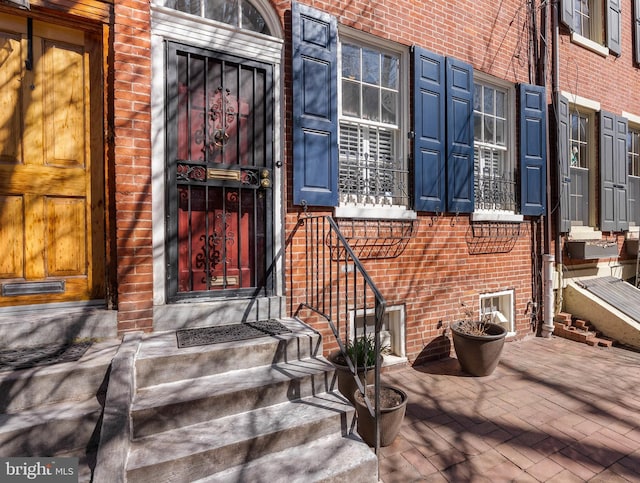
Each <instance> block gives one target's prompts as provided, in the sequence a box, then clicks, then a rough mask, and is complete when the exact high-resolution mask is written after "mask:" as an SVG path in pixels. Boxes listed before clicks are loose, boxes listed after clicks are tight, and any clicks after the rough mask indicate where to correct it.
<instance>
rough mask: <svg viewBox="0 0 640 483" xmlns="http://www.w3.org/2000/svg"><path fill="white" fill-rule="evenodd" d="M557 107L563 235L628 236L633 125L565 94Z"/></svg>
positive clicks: (596, 106) (598, 105) (557, 101)
mask: <svg viewBox="0 0 640 483" xmlns="http://www.w3.org/2000/svg"><path fill="white" fill-rule="evenodd" d="M569 99H572V100H573V104H570V103H569ZM556 104H557V109H556V112H557V120H556V121H557V129H558V132H557V146H556V148H557V155H558V159H559V161H560V164H559V168H560V171H559V176H558V178H559V181H560V184H559V186H558V188H559V194H560V220H561V222H560V231H561V232H570V231H571V230H572V228H571V227H572V226H581V225H582V226H590V227H592V228H598V229H599V230H600V231H624V230H627V229H628V227H629V208H630V204H629V199H630V197H631V195H632V193H631V192H630V187H629V176H628V171H629V169H628V164H629V160H630V157H629V148H628V147H627V146H628V143H629V137H628V134H627V133H628V120H627V119H626V118H625V117H623V116H621V115H618V114H615V113H612V112H607V111H604V110H601V109H600V103H599V102H596V101H593V100H590V99H585V98H581V97H579V96H576V95H573V94H570V93H567V94H564V93H562V94H560V95H559V96H558V97H557V99H556ZM596 201H599V203H596Z"/></svg>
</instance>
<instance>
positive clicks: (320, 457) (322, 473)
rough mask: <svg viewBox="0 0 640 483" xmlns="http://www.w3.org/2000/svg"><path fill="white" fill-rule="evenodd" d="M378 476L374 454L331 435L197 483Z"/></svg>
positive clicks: (355, 481) (359, 482)
mask: <svg viewBox="0 0 640 483" xmlns="http://www.w3.org/2000/svg"><path fill="white" fill-rule="evenodd" d="M377 472H378V467H377V459H376V456H375V454H374V452H373V450H372V449H371V448H369V447H368V446H367V445H366V444H364V443H363V442H362V441H361V440H360V439H359V438H358V437H357V436H346V437H343V436H339V435H331V436H326V437H324V438H320V439H317V440H315V441H312V442H310V443H305V444H301V445H299V446H295V447H293V448H287V449H285V450H283V451H280V452H278V453H274V454H269V455H266V456H263V457H261V458H258V459H256V460H254V461H252V462H250V463H248V464H246V465H241V466H234V467H233V468H229V469H227V470H225V471H221V472H219V473H216V474H214V475H211V476H207V477H205V478H202V479H200V480H197V481H196V483H243V482H247V481H250V482H252V483H273V482H278V481H283V482H286V483H311V482H314V483H318V482H335V483H342V482H345V481H348V482H349V483H375V482H377V481H378V477H377Z"/></svg>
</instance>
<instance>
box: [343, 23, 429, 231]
mask: <svg viewBox="0 0 640 483" xmlns="http://www.w3.org/2000/svg"><path fill="white" fill-rule="evenodd" d="M338 34H339V37H338V73H339V78H338V79H339V80H338V130H340V124H341V123H343V122H346V123H349V122H353V123H354V124H355V123H359V124H360V125H366V124H368V125H371V126H372V127H373V128H376V127H382V128H385V127H390V125H388V124H383V123H379V122H367V121H366V120H362V119H359V118H353V117H349V116H343V114H342V45H343V43H351V44H355V45H358V46H361V47H363V48H367V47H370V48H372V49H375V50H378V51H381V52H383V53H384V52H387V53H389V54H392V55H395V56H397V57H398V58H399V65H398V68H399V72H398V118H397V127H396V132H397V134H396V146H395V149H396V152H395V153H394V155H393V157H394V158H395V159H396V160H398V161H401V164H400V163H399V166H398V169H399V170H402V171H404V172H405V173H406V175H405V179H406V183H405V187H404V190H405V193H404V194H403V196H404V198H405V199H406V205H405V204H394V203H393V202H392V198H393V197H379V199H375V198H374V197H368V196H366V193H365V194H364V199H362V198H361V199H360V200H356V199H355V197H349V196H348V195H345V194H344V193H340V194H339V199H340V201H339V205H338V206H337V207H336V208H335V216H336V217H342V218H389V219H415V218H416V213H415V212H414V211H412V210H410V209H409V203H410V191H409V186H410V174H411V173H409V164H408V162H407V153H408V144H407V137H406V136H405V135H403V133H406V132H408V131H409V128H408V126H409V109H408V92H409V86H408V82H409V52H408V51H407V49H406V47H405V46H403V45H399V44H396V43H393V42H389V41H385V40H384V39H380V38H379V37H375V36H372V35H368V34H366V33H364V32H361V31H358V30H356V29H352V28H349V27H344V26H340V27H339V32H338ZM338 137H339V139H340V135H339V136H338ZM339 162H340V161H339Z"/></svg>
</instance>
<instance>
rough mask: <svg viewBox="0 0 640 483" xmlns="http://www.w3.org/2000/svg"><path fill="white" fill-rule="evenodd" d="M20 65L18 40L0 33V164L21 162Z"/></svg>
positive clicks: (20, 47)
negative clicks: (0, 127)
mask: <svg viewBox="0 0 640 483" xmlns="http://www.w3.org/2000/svg"><path fill="white" fill-rule="evenodd" d="M22 61H23V56H22V42H21V39H20V36H19V35H16V34H10V33H6V32H0V126H2V129H1V130H0V163H20V162H21V159H22V144H21V142H22V136H21V135H19V133H20V132H21V130H22V109H21V108H20V106H21V105H22V98H21V89H22V88H21V71H22ZM15 133H18V135H15Z"/></svg>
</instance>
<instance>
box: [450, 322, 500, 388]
mask: <svg viewBox="0 0 640 483" xmlns="http://www.w3.org/2000/svg"><path fill="white" fill-rule="evenodd" d="M459 324H460V323H459V322H455V323H453V324H452V325H451V333H452V334H453V346H454V348H455V350H456V356H457V357H458V362H459V363H460V367H461V368H462V370H463V371H464V372H466V373H468V374H471V375H472V376H488V375H489V374H491V373H492V372H493V371H494V370H495V368H496V366H497V365H498V362H499V360H500V354H501V353H502V348H503V346H504V339H505V337H506V335H507V330H506V329H505V328H504V327H502V326H501V325H498V324H485V326H486V328H487V330H486V331H487V334H486V335H471V334H467V333H465V332H462V331H460V330H459Z"/></svg>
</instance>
